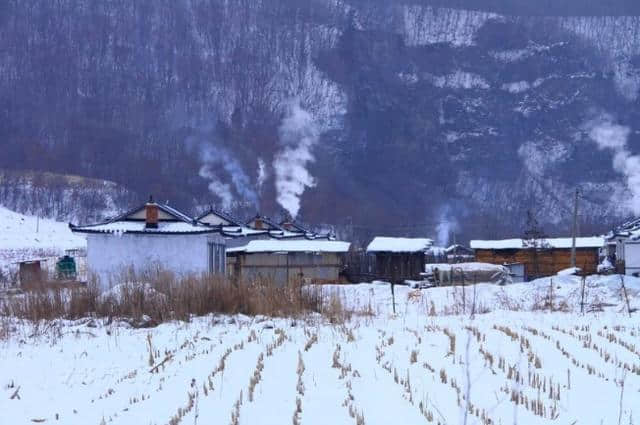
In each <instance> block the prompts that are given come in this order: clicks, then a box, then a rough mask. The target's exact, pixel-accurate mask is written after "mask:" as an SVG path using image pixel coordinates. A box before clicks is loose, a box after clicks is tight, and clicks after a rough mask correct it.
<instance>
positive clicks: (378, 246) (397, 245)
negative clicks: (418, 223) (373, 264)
mask: <svg viewBox="0 0 640 425" xmlns="http://www.w3.org/2000/svg"><path fill="white" fill-rule="evenodd" d="M432 245H433V240H432V239H427V238H390V237H384V236H377V237H375V238H374V239H373V241H371V243H370V244H369V246H367V252H426V251H427V250H428V249H429V248H430V247H431V246H432Z"/></svg>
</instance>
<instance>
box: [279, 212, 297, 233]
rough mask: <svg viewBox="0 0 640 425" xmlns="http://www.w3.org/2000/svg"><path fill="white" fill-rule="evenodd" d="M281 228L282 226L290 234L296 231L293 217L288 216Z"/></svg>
mask: <svg viewBox="0 0 640 425" xmlns="http://www.w3.org/2000/svg"><path fill="white" fill-rule="evenodd" d="M280 226H282V228H283V229H284V230H288V231H290V232H291V231H294V227H293V218H292V217H291V215H289V214H286V215H285V217H284V220H282V223H280Z"/></svg>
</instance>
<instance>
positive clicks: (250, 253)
mask: <svg viewBox="0 0 640 425" xmlns="http://www.w3.org/2000/svg"><path fill="white" fill-rule="evenodd" d="M349 246H350V244H349V243H348V242H340V241H328V240H251V241H248V243H247V244H246V245H244V246H239V247H234V248H229V249H228V250H227V270H228V271H229V274H230V276H231V277H232V278H233V279H234V280H236V281H238V282H249V281H253V280H263V281H266V282H272V283H274V284H276V285H286V284H298V283H338V282H339V281H340V278H341V272H342V270H343V268H344V258H343V257H344V255H345V254H346V253H347V252H348V251H349Z"/></svg>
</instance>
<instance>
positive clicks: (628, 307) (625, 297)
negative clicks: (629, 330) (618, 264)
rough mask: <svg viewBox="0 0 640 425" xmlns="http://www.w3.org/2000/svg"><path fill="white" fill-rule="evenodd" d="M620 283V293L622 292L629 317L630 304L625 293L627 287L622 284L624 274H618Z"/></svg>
mask: <svg viewBox="0 0 640 425" xmlns="http://www.w3.org/2000/svg"><path fill="white" fill-rule="evenodd" d="M620 284H621V285H622V293H623V294H624V299H625V301H626V303H627V313H628V314H629V317H631V305H630V304H629V294H627V287H626V286H625V285H624V276H623V275H620Z"/></svg>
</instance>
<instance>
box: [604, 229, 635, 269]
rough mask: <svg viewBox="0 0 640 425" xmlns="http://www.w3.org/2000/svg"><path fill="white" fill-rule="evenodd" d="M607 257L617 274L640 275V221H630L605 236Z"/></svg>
mask: <svg viewBox="0 0 640 425" xmlns="http://www.w3.org/2000/svg"><path fill="white" fill-rule="evenodd" d="M607 249H608V252H607V254H608V255H607V257H608V260H609V262H611V263H612V265H613V266H614V267H615V268H616V269H617V270H618V272H620V273H622V272H623V270H624V273H625V274H627V275H633V274H638V273H640V219H635V220H631V221H629V222H627V223H624V224H622V225H620V226H619V227H617V228H616V229H615V230H613V231H612V232H610V233H609V234H608V235H607Z"/></svg>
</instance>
